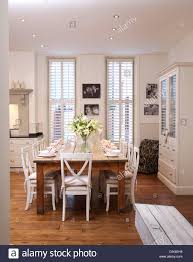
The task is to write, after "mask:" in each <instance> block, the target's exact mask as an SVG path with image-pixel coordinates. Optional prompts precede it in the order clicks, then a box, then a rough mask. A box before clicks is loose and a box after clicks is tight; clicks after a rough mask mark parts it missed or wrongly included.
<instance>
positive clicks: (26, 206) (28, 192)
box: [25, 185, 31, 210]
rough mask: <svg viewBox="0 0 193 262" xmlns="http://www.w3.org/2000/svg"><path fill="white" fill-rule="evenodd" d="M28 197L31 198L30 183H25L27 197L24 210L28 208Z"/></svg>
mask: <svg viewBox="0 0 193 262" xmlns="http://www.w3.org/2000/svg"><path fill="white" fill-rule="evenodd" d="M30 199H31V187H30V185H27V198H26V205H25V210H28V208H29V205H30Z"/></svg>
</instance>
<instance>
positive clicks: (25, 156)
mask: <svg viewBox="0 0 193 262" xmlns="http://www.w3.org/2000/svg"><path fill="white" fill-rule="evenodd" d="M30 151H31V147H30V146H28V147H24V148H22V149H21V160H22V166H23V171H24V176H25V182H24V189H25V192H26V193H27V199H26V206H25V210H28V209H29V206H30V204H31V203H32V201H33V196H34V195H36V190H37V180H36V172H33V169H32V167H31V163H30V157H29V156H30V153H31V152H30ZM44 183H45V191H44V193H45V195H52V208H53V210H56V206H55V179H54V178H53V176H52V175H48V176H45V181H44Z"/></svg>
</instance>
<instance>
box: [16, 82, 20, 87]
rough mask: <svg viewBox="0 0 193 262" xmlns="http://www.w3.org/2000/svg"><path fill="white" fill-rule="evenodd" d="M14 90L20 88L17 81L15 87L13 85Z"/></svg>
mask: <svg viewBox="0 0 193 262" xmlns="http://www.w3.org/2000/svg"><path fill="white" fill-rule="evenodd" d="M15 88H17V89H18V88H20V83H19V81H17V83H16V85H15Z"/></svg>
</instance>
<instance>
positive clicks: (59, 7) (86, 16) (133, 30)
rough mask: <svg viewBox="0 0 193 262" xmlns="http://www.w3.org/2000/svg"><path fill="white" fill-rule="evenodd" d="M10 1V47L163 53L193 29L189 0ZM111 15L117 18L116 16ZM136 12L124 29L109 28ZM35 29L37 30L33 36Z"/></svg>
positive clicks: (72, 52)
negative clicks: (71, 22)
mask: <svg viewBox="0 0 193 262" xmlns="http://www.w3.org/2000/svg"><path fill="white" fill-rule="evenodd" d="M9 3H10V5H9V7H10V8H9V15H10V49H11V50H34V51H36V52H38V53H47V54H50V55H61V54H63V55H75V54H83V53H84V54H85V53H92V54H98V53H99V54H114V55H134V54H141V53H152V52H167V51H168V50H169V49H170V48H171V47H172V46H174V45H175V44H176V43H177V42H178V41H179V40H180V39H182V38H183V37H185V35H186V34H188V33H189V32H190V31H192V30H193V1H192V0H183V1H182V0H9ZM114 14H118V15H119V16H120V18H119V19H117V20H115V19H114V18H113V15H114ZM135 17H136V23H135V24H131V25H129V26H128V29H127V30H126V31H124V32H122V33H118V32H116V31H115V32H112V28H113V27H119V26H123V25H124V24H125V23H126V22H127V21H128V19H129V18H135ZM21 18H24V19H25V22H21V21H20V19H21ZM72 20H76V22H77V28H76V29H70V28H69V22H70V21H72ZM33 33H35V34H37V35H38V36H37V37H36V38H35V39H34V38H33V37H32V34H33ZM110 36H113V40H110V39H109V37H110ZM41 44H44V45H45V48H41Z"/></svg>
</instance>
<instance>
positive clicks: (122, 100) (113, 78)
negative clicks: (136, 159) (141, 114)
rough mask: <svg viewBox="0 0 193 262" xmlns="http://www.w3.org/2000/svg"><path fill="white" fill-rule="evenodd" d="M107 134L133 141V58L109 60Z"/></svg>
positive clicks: (112, 137)
mask: <svg viewBox="0 0 193 262" xmlns="http://www.w3.org/2000/svg"><path fill="white" fill-rule="evenodd" d="M107 136H108V139H110V140H111V141H113V142H119V140H120V139H121V138H123V139H125V140H126V141H128V142H129V143H133V60H131V59H108V60H107Z"/></svg>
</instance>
